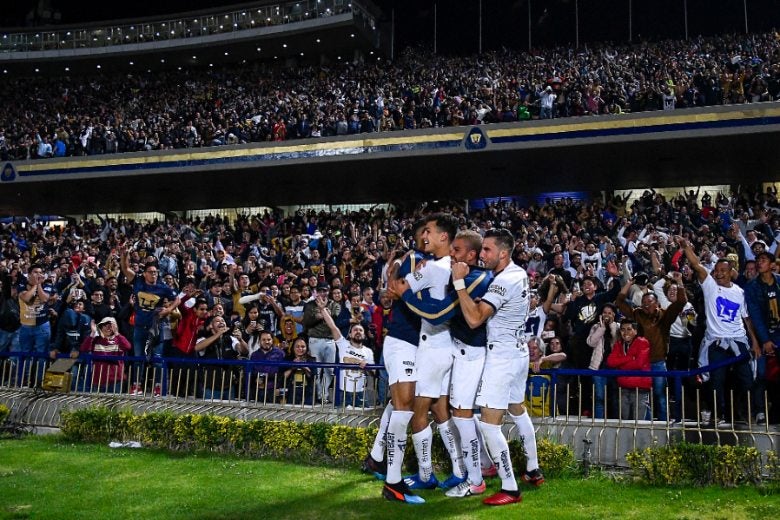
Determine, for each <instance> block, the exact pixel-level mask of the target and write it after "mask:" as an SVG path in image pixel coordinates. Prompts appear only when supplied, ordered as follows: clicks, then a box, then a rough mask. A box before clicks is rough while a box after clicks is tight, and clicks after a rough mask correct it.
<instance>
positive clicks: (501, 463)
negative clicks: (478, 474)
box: [479, 422, 517, 491]
mask: <svg viewBox="0 0 780 520" xmlns="http://www.w3.org/2000/svg"><path fill="white" fill-rule="evenodd" d="M479 425H480V426H481V427H482V436H483V437H484V439H485V444H486V445H487V448H488V451H489V452H490V456H491V457H492V458H493V462H495V463H496V465H497V466H498V476H499V477H500V478H501V489H503V490H505V491H517V481H516V480H515V472H514V471H513V470H512V460H511V458H510V457H509V443H507V442H506V438H505V437H504V434H503V433H502V432H501V426H500V425H498V424H487V423H484V422H480V423H479Z"/></svg>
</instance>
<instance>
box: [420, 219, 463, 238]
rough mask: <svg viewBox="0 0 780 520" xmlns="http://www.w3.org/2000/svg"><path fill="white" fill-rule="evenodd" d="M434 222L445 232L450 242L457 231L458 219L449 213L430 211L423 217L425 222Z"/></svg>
mask: <svg viewBox="0 0 780 520" xmlns="http://www.w3.org/2000/svg"><path fill="white" fill-rule="evenodd" d="M431 222H433V223H435V224H436V227H437V228H438V229H439V230H440V231H443V232H445V233H447V238H449V240H450V242H452V241H453V240H454V239H455V234H456V233H457V232H458V219H457V218H455V217H454V216H452V215H451V214H449V213H431V214H430V215H428V216H427V217H425V223H426V224H428V223H431Z"/></svg>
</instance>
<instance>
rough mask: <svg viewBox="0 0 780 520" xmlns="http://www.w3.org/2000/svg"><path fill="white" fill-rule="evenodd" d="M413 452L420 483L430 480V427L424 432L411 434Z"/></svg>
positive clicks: (431, 431) (431, 440)
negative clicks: (415, 455)
mask: <svg viewBox="0 0 780 520" xmlns="http://www.w3.org/2000/svg"><path fill="white" fill-rule="evenodd" d="M412 442H413V443H414V452H415V454H417V465H418V467H419V469H418V473H419V475H420V480H421V481H422V482H428V481H429V480H431V475H432V474H433V461H432V460H431V444H433V430H431V425H430V424H429V425H428V426H426V427H425V429H424V430H422V431H419V432H417V433H413V434H412Z"/></svg>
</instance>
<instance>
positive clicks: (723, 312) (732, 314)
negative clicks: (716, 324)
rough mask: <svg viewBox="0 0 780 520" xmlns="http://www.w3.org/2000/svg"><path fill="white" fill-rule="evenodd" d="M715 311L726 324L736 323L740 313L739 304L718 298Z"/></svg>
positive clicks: (721, 297)
mask: <svg viewBox="0 0 780 520" xmlns="http://www.w3.org/2000/svg"><path fill="white" fill-rule="evenodd" d="M715 309H716V310H717V313H718V318H720V321H722V322H724V323H734V320H736V319H737V313H738V312H739V304H738V303H734V302H733V301H731V300H729V299H728V298H724V297H723V296H718V297H717V298H716V299H715Z"/></svg>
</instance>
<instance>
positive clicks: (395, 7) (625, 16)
mask: <svg viewBox="0 0 780 520" xmlns="http://www.w3.org/2000/svg"><path fill="white" fill-rule="evenodd" d="M48 1H50V2H51V4H52V5H53V7H54V8H55V9H59V10H60V12H61V13H62V21H63V23H78V22H86V21H97V20H110V19H114V20H116V19H121V18H139V17H147V16H155V15H160V14H170V13H177V12H185V11H192V10H197V9H202V8H210V7H214V6H215V5H219V4H220V2H217V1H215V0H167V1H165V2H160V1H154V2H152V1H149V0H136V1H135V2H127V3H123V2H106V1H105V0H100V1H98V0H81V1H79V2H74V1H72V0H48ZM529 1H530V2H531V13H530V14H531V15H530V20H531V36H532V43H533V45H534V46H551V45H555V44H565V45H571V44H573V42H574V41H575V0H547V1H542V0H482V2H481V4H482V48H483V50H490V49H499V48H501V47H502V46H503V47H507V48H513V49H521V50H526V49H527V48H528V25H529V24H528V22H529V12H528V5H529ZM743 1H744V4H743ZM685 2H686V0H578V5H579V41H580V43H586V42H589V41H605V40H606V41H626V40H628V38H629V4H631V5H632V13H633V15H632V20H633V27H632V33H633V34H632V36H633V39H634V40H635V41H636V40H638V39H640V38H642V37H650V38H659V37H663V38H683V37H684V36H685V26H684V14H683V13H684V4H685ZM37 3H38V2H37V1H31V0H19V1H16V2H8V4H9V5H5V6H4V8H3V12H2V13H0V23H2V25H3V26H6V27H8V26H11V25H22V24H23V23H24V19H25V14H26V13H27V12H28V11H30V9H31V8H32V6H34V5H36V4H37ZM236 3H237V2H222V4H224V5H226V6H229V5H235V4H236ZM374 3H375V4H377V5H379V6H380V7H381V8H382V9H383V11H384V13H385V18H384V21H385V22H387V23H390V19H391V13H393V12H394V14H395V17H394V18H395V28H396V44H397V47H398V48H401V47H403V46H405V45H408V44H412V43H415V42H423V43H426V44H428V45H430V46H433V40H434V27H436V33H437V35H438V38H437V43H438V45H437V48H438V50H439V52H441V53H464V52H468V53H470V52H475V51H477V50H478V48H479V41H480V38H479V18H480V17H479V5H480V2H479V0H374ZM434 5H437V6H438V8H437V11H438V24H434ZM743 5H747V9H748V27H749V29H750V31H751V32H763V31H767V30H770V29H772V28H774V27H780V0H687V6H688V32H689V35H690V36H696V35H698V34H705V35H711V34H720V33H727V32H738V33H742V32H744V30H745V19H744V10H743Z"/></svg>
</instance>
